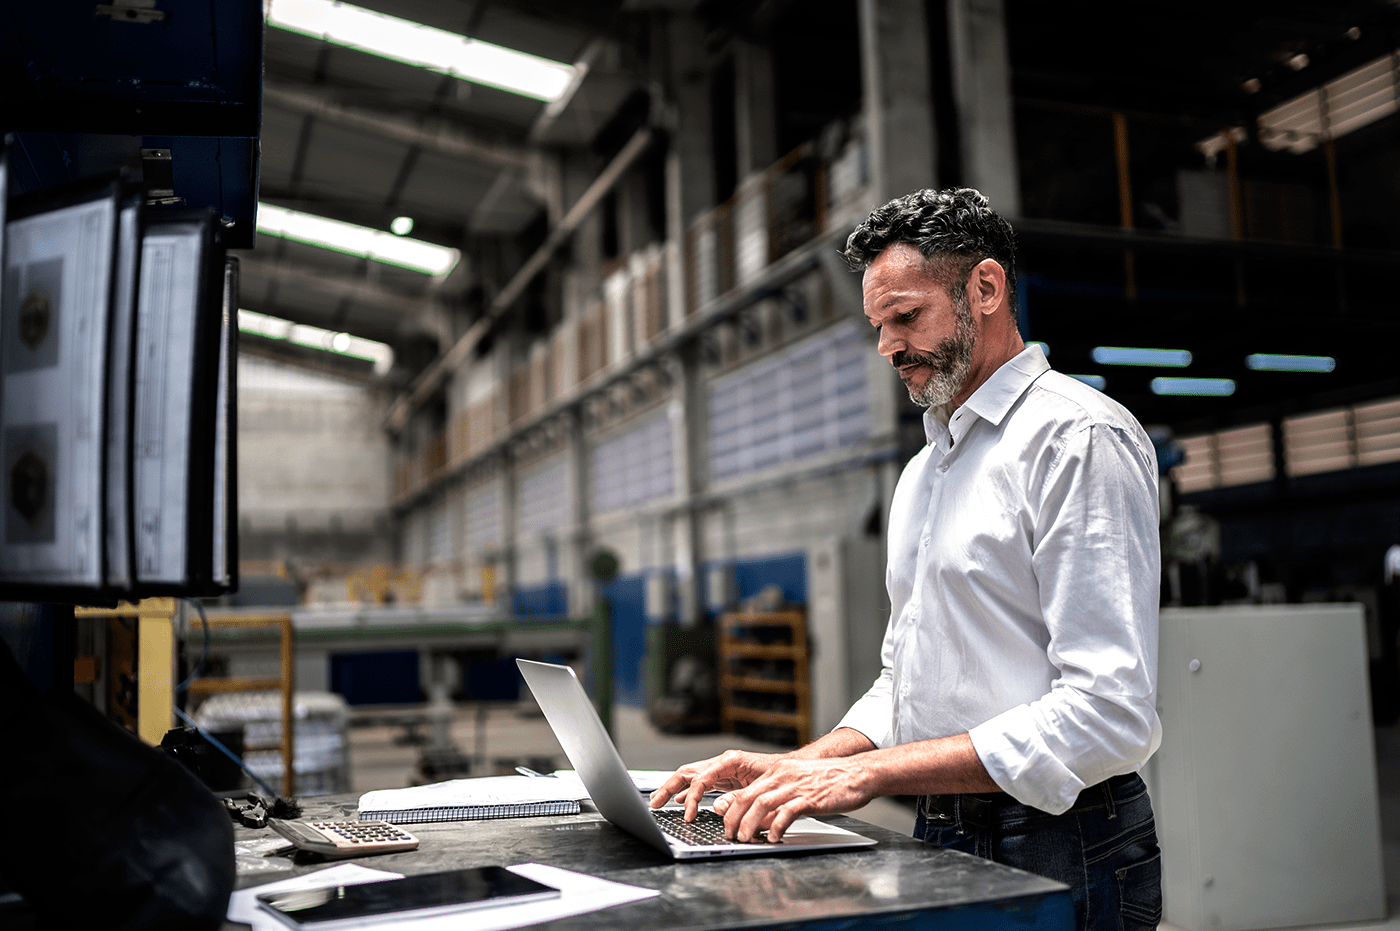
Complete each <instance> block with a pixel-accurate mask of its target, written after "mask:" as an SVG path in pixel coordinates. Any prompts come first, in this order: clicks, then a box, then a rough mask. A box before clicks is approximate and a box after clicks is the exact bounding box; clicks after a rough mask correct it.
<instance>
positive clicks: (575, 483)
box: [562, 407, 596, 617]
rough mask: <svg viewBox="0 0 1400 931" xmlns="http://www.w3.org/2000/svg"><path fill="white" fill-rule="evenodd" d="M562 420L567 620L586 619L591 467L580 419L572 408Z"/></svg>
mask: <svg viewBox="0 0 1400 931" xmlns="http://www.w3.org/2000/svg"><path fill="white" fill-rule="evenodd" d="M562 416H564V417H565V418H567V419H568V437H569V481H570V483H571V485H572V487H571V488H570V492H571V493H572V496H573V513H572V514H571V515H569V518H570V522H571V523H572V525H573V531H572V533H571V534H570V537H569V550H570V552H569V554H568V556H567V559H568V569H567V570H566V572H567V583H568V586H569V606H568V607H569V616H570V617H586V616H588V615H590V614H592V613H593V609H594V606H595V600H596V599H595V586H594V581H593V574H592V572H590V571H589V566H588V562H589V560H590V558H591V557H592V556H593V507H592V505H593V501H592V496H591V495H590V490H591V485H592V483H591V482H590V481H589V472H590V469H591V463H590V462H589V455H588V443H587V442H586V441H585V439H584V435H583V415H582V411H581V409H579V408H577V407H575V408H573V409H571V410H569V411H567V412H565V413H564V414H563V415H562Z"/></svg>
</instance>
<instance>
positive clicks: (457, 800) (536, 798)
mask: <svg viewBox="0 0 1400 931" xmlns="http://www.w3.org/2000/svg"><path fill="white" fill-rule="evenodd" d="M585 798H588V791H587V790H586V789H584V788H583V783H581V782H578V781H577V780H574V781H573V782H568V781H565V780H562V779H548V778H546V779H539V778H533V777H530V776H478V777H475V778H471V779H449V780H448V781H446V782H435V783H432V784H431V785H426V786H409V787H407V788H404V789H375V790H373V791H371V792H366V793H365V794H363V795H361V796H360V811H374V812H381V811H411V810H414V809H419V808H452V807H456V806H467V805H527V804H531V803H533V802H555V801H579V800H581V799H585Z"/></svg>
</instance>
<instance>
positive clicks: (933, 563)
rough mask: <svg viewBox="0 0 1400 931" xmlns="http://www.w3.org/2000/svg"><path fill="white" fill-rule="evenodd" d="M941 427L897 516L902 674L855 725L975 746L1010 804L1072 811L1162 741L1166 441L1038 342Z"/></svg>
mask: <svg viewBox="0 0 1400 931" xmlns="http://www.w3.org/2000/svg"><path fill="white" fill-rule="evenodd" d="M924 430H925V432H926V434H927V436H928V445H927V446H925V447H924V448H923V449H922V450H921V451H920V452H919V453H918V454H917V455H916V456H914V458H913V459H911V460H910V462H909V464H908V466H906V467H905V469H904V473H903V475H902V476H901V477H900V480H899V484H898V486H897V487H896V488H895V493H894V501H893V503H892V505H891V507H890V520H889V552H888V557H887V569H886V574H885V584H886V586H887V588H888V589H889V596H890V606H891V611H890V623H889V627H888V629H887V631H886V633H885V640H884V646H883V648H882V652H881V657H882V660H883V665H884V671H883V673H882V674H881V675H880V678H878V679H876V680H875V684H874V685H873V686H872V687H871V688H870V691H869V692H867V693H866V694H865V696H864V697H862V698H861V699H860V700H859V701H857V702H856V704H855V705H853V706H852V707H851V710H850V711H848V712H847V713H846V716H845V717H844V718H843V719H842V721H841V723H840V724H839V725H838V727H851V728H854V729H856V730H858V731H860V732H861V733H863V734H865V735H866V736H867V737H868V738H870V740H871V741H873V742H874V743H875V744H876V746H878V747H890V746H894V745H897V744H904V743H910V742H912V741H916V740H926V739H929V738H934V737H947V736H951V735H954V734H962V733H968V734H969V735H970V736H971V738H972V745H973V747H974V748H975V749H976V751H977V755H978V757H979V758H980V759H981V760H982V763H983V765H984V766H986V768H987V772H988V773H989V774H990V775H991V777H992V779H993V781H995V782H996V784H997V785H998V786H1000V787H1001V788H1002V790H1003V791H1005V792H1006V793H1007V794H1009V795H1011V796H1012V797H1013V798H1015V799H1016V800H1017V801H1019V802H1022V803H1024V804H1027V805H1031V806H1034V807H1035V808H1039V809H1041V810H1043V811H1047V812H1050V813H1051V814H1060V813H1061V812H1063V811H1065V810H1066V809H1068V808H1069V807H1070V806H1071V805H1073V804H1074V801H1075V799H1076V798H1077V797H1078V795H1079V792H1080V790H1081V789H1083V788H1084V787H1085V786H1090V785H1094V784H1096V783H1098V782H1101V781H1103V780H1104V779H1107V778H1108V777H1110V776H1115V775H1119V774H1121V773H1129V772H1136V771H1137V770H1138V769H1140V768H1141V767H1142V764H1143V763H1144V762H1146V760H1147V758H1148V757H1150V756H1151V755H1152V753H1153V752H1154V751H1155V750H1156V749H1157V746H1158V744H1159V743H1160V742H1161V722H1160V721H1159V720H1158V719H1157V710H1156V694H1157V605H1158V599H1159V578H1160V573H1161V558H1160V541H1159V538H1158V533H1157V523H1158V503H1157V459H1156V454H1155V452H1154V450H1153V447H1152V442H1151V440H1149V439H1148V437H1147V434H1146V433H1145V432H1144V431H1143V429H1142V426H1141V425H1140V424H1138V422H1137V421H1136V420H1135V419H1134V418H1133V416H1132V415H1131V414H1129V413H1128V412H1127V411H1126V410H1125V409H1124V408H1123V407H1122V406H1120V405H1119V404H1117V403H1116V402H1114V401H1113V400H1111V399H1109V398H1108V397H1106V396H1105V395H1103V394H1100V393H1099V392H1097V391H1095V390H1094V389H1092V388H1090V387H1088V386H1087V385H1084V384H1082V383H1080V382H1078V381H1076V380H1075V379H1073V378H1070V377H1068V376H1067V375H1062V374H1060V373H1059V372H1055V371H1053V370H1051V368H1050V366H1049V364H1048V363H1047V362H1046V361H1045V355H1044V353H1043V352H1042V351H1041V349H1040V347H1039V346H1034V345H1033V346H1030V347H1028V348H1027V349H1026V350H1025V351H1024V352H1022V353H1020V354H1019V355H1017V356H1016V357H1015V358H1013V359H1011V360H1010V361H1008V362H1007V363H1006V364H1005V365H1003V366H1002V367H1001V368H999V369H998V370H997V371H996V372H994V373H993V374H992V376H991V377H990V378H989V379H987V381H985V382H984V383H983V384H982V385H981V386H980V387H979V388H978V389H977V390H976V391H975V392H974V393H973V394H972V396H971V397H969V398H968V399H967V401H966V402H965V403H964V404H963V405H962V406H961V407H960V408H958V409H957V410H956V411H955V412H954V413H953V415H952V417H951V418H950V420H949V422H948V425H947V427H945V426H944V425H943V424H942V423H940V422H939V420H938V419H937V418H936V417H934V416H932V415H931V414H927V413H926V414H925V415H924Z"/></svg>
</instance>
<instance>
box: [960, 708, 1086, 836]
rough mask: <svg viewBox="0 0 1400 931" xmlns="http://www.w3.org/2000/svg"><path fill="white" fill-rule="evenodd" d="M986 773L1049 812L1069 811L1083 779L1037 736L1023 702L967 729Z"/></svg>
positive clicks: (1021, 798) (1023, 800)
mask: <svg viewBox="0 0 1400 931" xmlns="http://www.w3.org/2000/svg"><path fill="white" fill-rule="evenodd" d="M968 737H970V738H971V739H972V748H973V749H974V750H976V751H977V757H978V759H980V760H981V761H982V765H983V766H984V767H986V770H987V775H989V776H991V777H992V781H993V782H995V783H996V784H997V785H998V786H1000V787H1001V790H1002V791H1003V792H1005V793H1006V794H1007V795H1009V796H1011V797H1012V798H1014V799H1015V800H1016V801H1018V802H1020V803H1021V804H1023V805H1030V806H1031V807H1032V808H1039V809H1040V810H1041V811H1044V812H1047V813H1049V814H1052V815H1059V814H1063V813H1064V812H1066V811H1068V810H1069V808H1070V806H1071V805H1073V804H1074V802H1075V800H1076V799H1077V798H1079V793H1080V791H1082V790H1083V789H1084V783H1083V781H1082V780H1080V778H1079V777H1078V776H1076V775H1075V774H1074V773H1073V772H1072V771H1071V770H1070V769H1069V767H1067V766H1065V764H1064V763H1062V762H1061V761H1060V760H1059V759H1058V758H1057V757H1056V756H1055V754H1053V753H1051V752H1050V748H1049V747H1048V746H1046V744H1045V741H1044V740H1043V739H1042V738H1041V736H1040V732H1039V730H1038V729H1037V728H1036V724H1035V721H1034V719H1033V718H1032V716H1031V709H1030V707H1029V706H1028V705H1018V706H1017V707H1015V708H1011V709H1009V710H1007V711H1003V712H1002V713H1001V714H999V715H997V716H996V717H994V718H992V719H991V720H990V721H987V722H985V723H983V724H979V725H977V726H976V727H974V728H973V729H972V730H970V731H968Z"/></svg>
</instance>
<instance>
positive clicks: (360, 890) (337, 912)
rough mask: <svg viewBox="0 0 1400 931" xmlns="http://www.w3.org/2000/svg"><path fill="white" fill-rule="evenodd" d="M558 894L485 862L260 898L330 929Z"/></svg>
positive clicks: (299, 922)
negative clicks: (406, 914)
mask: <svg viewBox="0 0 1400 931" xmlns="http://www.w3.org/2000/svg"><path fill="white" fill-rule="evenodd" d="M557 895H559V890H558V889H555V888H553V887H552V886H546V885H545V884H544V883H538V882H535V881H534V880H533V879H526V878H525V877H524V876H517V875H516V874H515V873H512V872H510V871H509V870H507V869H505V868H503V867H499V866H483V867H477V868H475V869H469V870H450V871H448V872H444V873H423V874H421V875H418V876H405V877H404V878H403V879H390V880H385V881H384V882H373V883H359V884H357V885H351V886H327V887H325V888H322V889H298V890H289V891H286V892H267V893H263V894H262V895H260V896H258V897H257V899H258V902H259V903H261V904H262V906H263V908H266V909H267V910H269V911H271V912H272V913H273V914H274V915H276V916H277V917H279V918H281V919H283V920H284V921H286V922H288V923H289V924H292V925H294V926H296V927H302V928H327V927H332V925H330V924H328V922H340V921H366V920H372V919H374V918H377V917H390V916H393V917H402V916H403V913H404V912H419V913H422V914H437V913H443V912H452V911H457V910H459V909H467V908H476V907H481V906H487V905H515V904H517V903H519V902H527V901H533V900H536V899H543V898H550V897H553V896H557Z"/></svg>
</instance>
